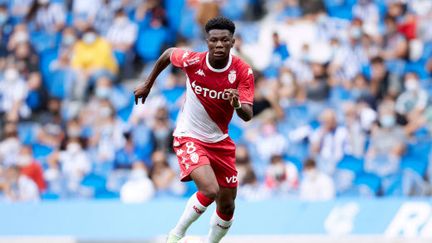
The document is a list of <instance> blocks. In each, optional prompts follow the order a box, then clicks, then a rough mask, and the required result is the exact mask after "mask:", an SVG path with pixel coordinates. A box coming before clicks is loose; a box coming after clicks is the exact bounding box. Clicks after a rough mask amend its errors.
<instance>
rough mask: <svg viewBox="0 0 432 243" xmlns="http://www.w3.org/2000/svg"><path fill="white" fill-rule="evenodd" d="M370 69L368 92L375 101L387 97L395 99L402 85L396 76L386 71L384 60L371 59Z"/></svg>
mask: <svg viewBox="0 0 432 243" xmlns="http://www.w3.org/2000/svg"><path fill="white" fill-rule="evenodd" d="M371 68H372V73H371V83H370V90H371V93H372V95H373V96H374V97H375V98H376V99H377V101H381V100H383V99H384V98H388V97H390V98H394V97H397V95H398V93H399V92H400V91H401V88H402V87H401V86H402V84H401V82H400V79H399V77H398V75H397V74H395V73H392V72H390V71H389V70H388V69H387V67H386V65H385V63H384V59H383V58H382V57H380V56H377V57H374V58H372V59H371Z"/></svg>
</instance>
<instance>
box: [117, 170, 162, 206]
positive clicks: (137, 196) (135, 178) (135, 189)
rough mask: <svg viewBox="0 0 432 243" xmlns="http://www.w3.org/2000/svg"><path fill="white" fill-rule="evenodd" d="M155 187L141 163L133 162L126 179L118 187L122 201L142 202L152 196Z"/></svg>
mask: <svg viewBox="0 0 432 243" xmlns="http://www.w3.org/2000/svg"><path fill="white" fill-rule="evenodd" d="M154 194H155V187H154V185H153V183H152V181H151V180H150V178H149V177H148V172H147V168H146V167H145V165H144V164H143V163H134V164H133V166H132V171H131V173H130V176H129V179H128V181H127V182H126V183H125V184H124V185H123V186H122V188H121V189H120V200H121V201H122V202H124V203H142V202H146V201H148V200H150V199H152V198H153V197H154Z"/></svg>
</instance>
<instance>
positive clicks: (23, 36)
mask: <svg viewBox="0 0 432 243" xmlns="http://www.w3.org/2000/svg"><path fill="white" fill-rule="evenodd" d="M14 38H15V41H16V42H18V43H24V42H27V41H28V40H29V35H28V33H27V32H25V31H19V32H16V33H15V35H14Z"/></svg>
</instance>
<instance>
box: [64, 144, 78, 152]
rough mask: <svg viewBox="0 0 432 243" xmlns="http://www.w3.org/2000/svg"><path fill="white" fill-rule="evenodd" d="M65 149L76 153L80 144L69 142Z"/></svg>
mask: <svg viewBox="0 0 432 243" xmlns="http://www.w3.org/2000/svg"><path fill="white" fill-rule="evenodd" d="M66 151H68V152H69V153H71V154H77V153H79V152H80V151H81V145H79V144H78V143H70V144H68V145H67V146H66Z"/></svg>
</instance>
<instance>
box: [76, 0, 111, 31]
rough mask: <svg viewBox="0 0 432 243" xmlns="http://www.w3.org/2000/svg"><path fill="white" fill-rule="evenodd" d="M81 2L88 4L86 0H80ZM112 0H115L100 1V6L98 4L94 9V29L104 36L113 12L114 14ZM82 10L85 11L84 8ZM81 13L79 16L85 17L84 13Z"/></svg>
mask: <svg viewBox="0 0 432 243" xmlns="http://www.w3.org/2000/svg"><path fill="white" fill-rule="evenodd" d="M82 2H84V3H85V4H88V2H87V1H82ZM114 2H115V1H110V0H104V1H102V3H101V6H99V7H98V8H97V9H96V15H95V17H94V20H93V26H94V28H95V29H96V31H97V32H98V33H100V34H101V35H102V36H106V34H107V33H108V29H109V28H110V26H111V24H112V23H113V19H114V14H115V6H114ZM83 10H84V11H86V9H83ZM82 15H83V16H82V17H81V18H82V19H85V17H84V16H85V15H86V14H82ZM83 22H84V21H83ZM84 23H85V22H84Z"/></svg>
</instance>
